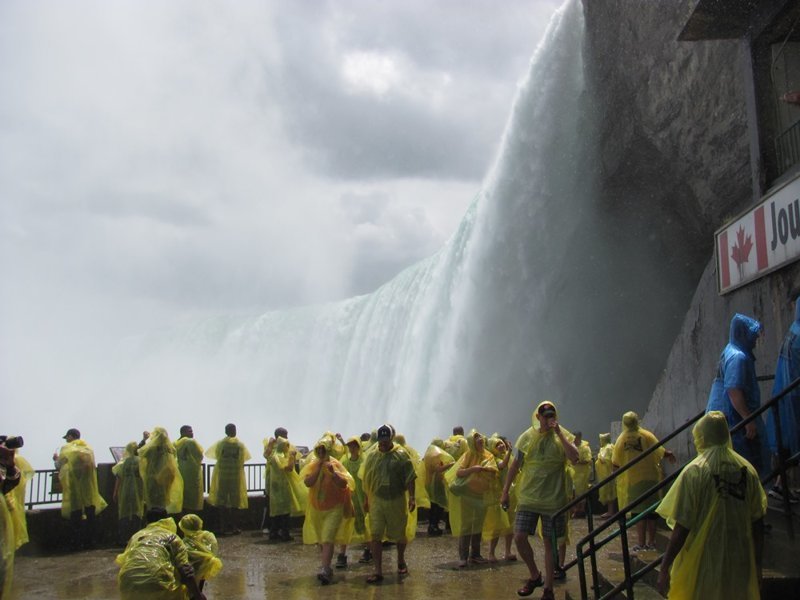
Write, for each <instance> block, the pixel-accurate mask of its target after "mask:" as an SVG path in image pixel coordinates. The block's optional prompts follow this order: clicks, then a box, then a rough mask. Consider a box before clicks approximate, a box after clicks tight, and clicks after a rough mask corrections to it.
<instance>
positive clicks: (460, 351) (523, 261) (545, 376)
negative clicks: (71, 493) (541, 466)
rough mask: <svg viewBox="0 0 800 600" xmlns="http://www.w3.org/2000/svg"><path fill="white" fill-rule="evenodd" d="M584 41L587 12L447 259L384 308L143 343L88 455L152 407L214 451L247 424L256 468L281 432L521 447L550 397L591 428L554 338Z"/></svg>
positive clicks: (563, 26) (544, 48) (558, 51)
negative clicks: (230, 429) (384, 433)
mask: <svg viewBox="0 0 800 600" xmlns="http://www.w3.org/2000/svg"><path fill="white" fill-rule="evenodd" d="M582 38H583V15H582V10H581V5H580V3H579V2H578V1H576V0H570V1H568V2H567V3H566V4H565V6H564V7H562V8H561V9H560V10H559V11H558V12H557V13H556V14H555V16H554V17H553V20H552V22H551V24H550V26H549V28H548V31H547V33H546V35H545V37H544V39H543V41H542V42H541V44H540V46H539V47H538V49H537V50H536V52H535V54H534V56H533V58H532V61H531V65H530V70H529V72H528V74H527V76H526V77H525V78H524V80H523V82H522V83H521V84H520V88H519V92H518V96H517V99H516V101H515V103H514V106H513V109H512V113H511V116H510V118H509V121H508V124H507V127H506V131H505V133H504V137H503V141H502V144H501V149H500V151H499V153H498V156H497V159H496V161H495V164H494V166H493V167H492V169H491V170H490V172H489V173H488V175H487V176H486V178H485V180H484V183H483V185H482V187H481V189H480V190H479V191H478V192H477V194H476V196H475V199H474V201H473V202H472V204H471V206H470V208H469V209H468V211H467V213H466V214H465V216H464V218H463V220H462V222H461V224H460V226H459V227H458V229H457V231H456V232H455V234H454V235H453V236H452V237H451V239H450V240H449V241H448V242H447V244H446V245H445V246H444V247H443V248H441V250H440V251H439V252H438V253H436V254H435V255H433V256H431V257H429V258H428V259H426V260H423V261H422V262H420V263H418V264H416V265H414V266H412V267H410V268H408V269H406V270H405V271H403V272H402V273H400V274H399V275H398V276H397V277H395V278H394V279H392V280H391V281H389V282H388V283H386V284H385V285H383V286H382V287H380V288H379V289H377V290H376V291H375V292H373V293H371V294H368V295H364V296H358V297H354V298H350V299H347V300H344V301H341V302H337V303H331V304H326V305H321V306H311V307H304V308H295V309H290V310H282V311H275V312H268V313H265V314H260V315H244V316H243V315H226V316H218V317H214V318H208V319H203V320H199V321H194V322H190V323H183V324H180V325H177V326H175V327H174V328H173V329H171V330H169V331H161V332H156V333H150V334H147V335H144V336H142V337H141V338H138V339H135V340H127V341H126V343H125V344H124V348H122V350H121V351H119V352H117V353H116V354H114V356H112V357H110V359H111V360H110V361H109V362H110V366H108V367H107V372H106V373H104V374H103V375H105V377H104V380H105V381H106V382H113V384H112V383H107V384H106V385H107V389H101V390H96V395H97V397H98V398H101V397H104V396H105V397H113V398H115V401H114V403H113V404H112V403H106V405H104V406H100V405H99V404H98V407H97V410H96V412H95V417H96V418H100V419H103V420H106V421H107V422H110V423H115V425H114V427H110V428H109V429H108V430H107V431H105V432H103V433H102V434H101V435H97V434H95V435H94V436H93V437H91V438H90V437H89V436H87V440H88V441H89V442H90V443H91V444H93V445H94V446H95V447H96V448H99V449H102V448H103V447H104V446H111V445H124V444H125V443H126V442H127V441H129V440H131V439H138V436H139V434H140V431H139V430H138V429H136V430H133V431H129V430H128V429H131V428H132V427H131V426H129V425H127V424H126V419H125V417H124V414H122V413H121V410H129V409H130V408H131V407H134V406H135V410H136V413H137V414H138V417H137V419H138V420H141V418H142V415H147V416H148V418H149V420H151V421H152V426H155V425H165V426H167V427H168V428H169V429H170V433H171V434H173V435H175V436H177V427H178V426H179V425H181V424H182V423H184V422H185V423H189V424H192V425H193V427H194V430H195V434H196V436H197V438H198V440H199V441H200V442H201V443H202V444H203V445H204V446H208V445H210V444H211V443H212V442H213V441H214V440H216V439H218V438H220V437H222V435H223V427H224V425H225V423H228V422H234V423H236V424H237V425H238V428H239V437H240V438H242V439H243V440H244V441H245V443H246V444H247V445H248V446H249V448H250V451H251V453H252V454H253V455H254V459H258V458H259V457H260V453H261V448H260V442H261V440H262V439H263V438H265V437H267V436H269V435H271V434H272V431H273V430H274V428H275V427H277V426H279V425H280V426H285V427H287V428H288V430H289V434H290V437H291V439H292V440H293V441H294V442H295V443H297V444H311V443H313V441H315V440H316V438H317V436H318V435H319V434H320V433H321V432H322V431H324V430H327V429H332V430H335V431H338V432H341V433H342V434H343V435H345V436H349V435H354V434H359V433H361V432H362V431H369V430H371V429H374V428H376V427H377V426H379V425H380V424H381V423H383V422H390V423H392V424H394V425H395V427H396V428H397V430H398V431H400V432H402V433H404V434H405V435H406V437H407V438H408V439H409V441H410V442H411V443H412V444H413V445H415V446H417V447H419V448H420V449H424V447H425V445H426V444H427V443H428V441H429V440H430V439H431V438H432V437H439V436H444V435H447V434H449V432H450V429H451V428H452V426H453V425H456V424H461V425H464V426H465V427H466V428H470V427H473V426H474V427H477V428H479V429H480V430H482V431H484V432H485V433H492V432H493V431H500V432H502V433H504V434H506V435H508V436H509V437H511V438H515V437H516V436H517V435H518V434H519V433H520V432H521V431H522V430H523V429H525V428H526V427H527V426H528V424H529V422H530V414H531V411H532V409H533V407H534V406H535V405H536V403H538V402H539V401H541V400H543V399H547V398H549V399H551V400H553V401H555V402H556V403H557V404H558V406H559V409H560V410H562V411H563V412H565V413H570V412H571V413H572V414H577V412H578V411H580V410H581V407H580V406H579V405H577V404H576V402H575V401H574V400H572V399H570V398H565V397H563V395H564V394H563V393H562V390H563V389H565V387H566V386H567V385H568V383H569V382H568V381H567V380H566V379H565V378H567V377H570V376H575V375H574V374H572V375H570V371H571V364H570V363H569V355H568V353H567V355H566V356H565V354H564V353H563V352H555V351H554V348H553V344H554V343H555V340H557V339H559V334H560V332H561V331H562V330H563V328H566V327H568V326H569V323H565V322H561V321H554V318H555V317H556V316H557V315H558V314H560V313H559V311H557V310H554V306H558V304H559V303H560V302H561V301H562V299H563V297H562V293H563V288H564V282H565V280H566V279H567V278H568V277H569V276H570V269H571V267H570V265H569V264H565V263H564V260H565V256H568V255H570V252H569V248H570V244H571V243H572V242H573V241H574V235H575V232H576V231H577V230H578V228H579V225H580V223H581V222H585V221H586V219H588V218H589V214H588V208H586V206H587V205H588V204H589V202H588V197H589V194H590V193H591V192H590V188H587V183H586V178H585V177H584V176H579V173H580V171H581V163H582V160H584V159H585V156H586V147H585V146H586V142H585V141H584V138H582V137H581V135H580V130H581V128H582V127H585V122H584V120H583V119H584V117H583V115H582V112H581V106H580V100H581V96H582V93H583V91H584V72H583V56H582V50H583V47H582ZM561 312H562V313H563V311H561ZM104 368H105V367H104ZM121 407H123V408H122V409H121ZM73 416H74V417H75V418H76V424H77V423H78V420H77V419H78V418H79V414H74V415H73ZM150 417H152V418H150ZM69 426H72V423H70V424H69ZM98 454H100V452H98ZM101 458H102V455H101ZM41 466H43V465H39V464H37V467H41Z"/></svg>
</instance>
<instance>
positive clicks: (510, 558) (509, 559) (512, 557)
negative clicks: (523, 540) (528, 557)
mask: <svg viewBox="0 0 800 600" xmlns="http://www.w3.org/2000/svg"><path fill="white" fill-rule="evenodd" d="M503 560H505V561H507V562H513V561H515V560H517V555H516V554H506V555H505V556H504V557H503Z"/></svg>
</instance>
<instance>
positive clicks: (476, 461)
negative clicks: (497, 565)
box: [444, 429, 499, 568]
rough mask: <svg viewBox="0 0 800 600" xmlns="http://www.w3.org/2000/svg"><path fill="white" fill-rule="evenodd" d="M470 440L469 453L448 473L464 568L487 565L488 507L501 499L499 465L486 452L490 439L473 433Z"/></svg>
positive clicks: (454, 527) (454, 528)
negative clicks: (484, 548) (483, 544)
mask: <svg viewBox="0 0 800 600" xmlns="http://www.w3.org/2000/svg"><path fill="white" fill-rule="evenodd" d="M466 439H467V451H466V452H465V453H464V454H462V455H461V457H460V458H459V459H458V460H457V461H456V462H455V464H454V465H453V468H452V469H450V470H449V471H447V473H445V476H444V479H445V481H446V482H447V489H448V498H447V505H448V507H449V508H450V528H451V529H452V531H453V535H454V536H457V537H458V557H459V561H460V562H459V563H458V566H459V567H460V568H464V567H466V566H467V564H469V563H472V564H485V563H486V562H488V561H487V559H485V558H484V557H483V556H481V532H482V531H483V520H484V519H485V518H486V507H487V506H488V505H489V503H490V502H492V501H493V500H494V499H495V496H497V495H498V494H497V490H498V485H499V479H498V470H497V463H496V462H495V460H494V456H493V455H492V453H491V452H489V451H488V450H487V449H486V446H485V444H486V438H485V437H484V436H483V435H481V434H480V433H479V432H478V431H476V430H475V429H473V430H472V431H470V432H469V435H468V436H467V437H466Z"/></svg>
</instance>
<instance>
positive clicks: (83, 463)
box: [53, 428, 107, 550]
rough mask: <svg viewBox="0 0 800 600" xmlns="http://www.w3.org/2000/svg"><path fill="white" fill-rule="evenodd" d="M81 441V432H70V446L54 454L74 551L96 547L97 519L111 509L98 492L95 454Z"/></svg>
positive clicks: (68, 444)
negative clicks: (107, 509) (95, 530)
mask: <svg viewBox="0 0 800 600" xmlns="http://www.w3.org/2000/svg"><path fill="white" fill-rule="evenodd" d="M80 438H81V432H80V431H78V430H77V429H74V428H73V429H70V430H69V431H67V433H66V435H65V436H64V439H65V440H66V441H67V443H66V444H64V445H63V446H62V447H61V450H60V451H59V452H58V454H54V455H53V461H54V462H55V466H56V469H58V477H59V481H60V482H61V489H62V495H61V516H62V517H64V518H65V519H69V520H70V524H71V528H72V537H71V540H70V544H71V546H72V549H73V550H77V549H78V548H80V547H81V546H83V547H84V548H92V547H94V534H95V532H94V528H95V516H96V515H98V514H99V513H100V512H102V511H103V510H104V509H105V507H106V506H107V504H106V501H105V500H103V498H102V497H101V496H100V492H99V491H98V489H97V468H96V466H95V462H94V452H93V451H92V448H91V446H89V444H87V443H86V442H84V441H83V440H82V439H80ZM84 517H85V520H84Z"/></svg>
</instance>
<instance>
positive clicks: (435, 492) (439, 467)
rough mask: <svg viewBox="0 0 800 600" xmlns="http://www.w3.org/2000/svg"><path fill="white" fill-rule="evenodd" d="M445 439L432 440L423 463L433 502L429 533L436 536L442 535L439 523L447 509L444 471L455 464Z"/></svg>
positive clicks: (430, 512) (429, 514)
mask: <svg viewBox="0 0 800 600" xmlns="http://www.w3.org/2000/svg"><path fill="white" fill-rule="evenodd" d="M444 446H445V444H444V441H443V440H442V439H440V438H435V439H434V440H433V441H431V443H430V446H428V449H427V450H425V456H424V457H423V463H424V464H425V489H426V490H427V492H428V498H429V499H430V502H431V508H430V511H428V535H429V536H431V537H436V536H440V535H442V533H443V531H442V529H441V528H440V527H439V523H440V522H441V521H442V518H443V517H444V511H445V510H446V509H447V485H446V483H445V481H444V473H445V471H447V470H448V469H449V468H450V467H452V466H453V463H454V462H455V460H453V457H452V455H451V454H450V453H449V452H447V451H446V450H445V449H444Z"/></svg>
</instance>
